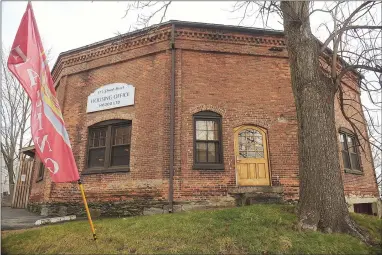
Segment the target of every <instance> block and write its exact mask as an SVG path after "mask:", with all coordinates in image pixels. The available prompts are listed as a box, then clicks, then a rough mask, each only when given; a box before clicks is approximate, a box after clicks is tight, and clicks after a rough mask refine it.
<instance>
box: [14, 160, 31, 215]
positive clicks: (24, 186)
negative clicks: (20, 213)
mask: <svg viewBox="0 0 382 255" xmlns="http://www.w3.org/2000/svg"><path fill="white" fill-rule="evenodd" d="M33 165H34V158H30V157H27V156H25V155H24V154H22V155H21V162H20V167H19V174H18V177H17V181H16V186H15V190H14V193H13V199H12V205H11V206H12V208H26V207H27V205H28V198H29V192H30V189H31V181H32V173H33Z"/></svg>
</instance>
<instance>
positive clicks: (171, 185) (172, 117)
mask: <svg viewBox="0 0 382 255" xmlns="http://www.w3.org/2000/svg"><path fill="white" fill-rule="evenodd" d="M170 46H171V94H170V176H169V180H168V187H169V188H168V203H169V208H168V212H169V213H172V212H173V209H174V147H175V146H174V140H175V137H174V136H175V24H172V25H171V45H170Z"/></svg>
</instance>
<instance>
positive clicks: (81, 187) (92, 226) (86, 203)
mask: <svg viewBox="0 0 382 255" xmlns="http://www.w3.org/2000/svg"><path fill="white" fill-rule="evenodd" d="M78 185H79V186H80V190H81V195H82V200H83V201H84V205H85V210H86V215H87V216H88V220H89V225H90V229H91V231H92V233H93V239H94V241H96V240H97V235H96V232H95V229H94V225H93V221H92V217H91V215H90V212H89V207H88V202H87V201H86V197H85V191H84V186H83V185H82V182H81V179H79V180H78Z"/></svg>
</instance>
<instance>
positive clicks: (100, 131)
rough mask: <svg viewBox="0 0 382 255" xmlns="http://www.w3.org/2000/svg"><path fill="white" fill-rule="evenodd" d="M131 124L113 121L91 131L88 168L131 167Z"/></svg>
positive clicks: (92, 128)
mask: <svg viewBox="0 0 382 255" xmlns="http://www.w3.org/2000/svg"><path fill="white" fill-rule="evenodd" d="M130 141H131V123H130V122H129V121H118V120H111V121H105V122H101V123H99V124H96V125H95V126H94V127H91V128H90V129H89V149H88V168H98V169H109V168H110V167H115V166H129V163H130Z"/></svg>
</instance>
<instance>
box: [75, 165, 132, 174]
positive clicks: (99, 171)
mask: <svg viewBox="0 0 382 255" xmlns="http://www.w3.org/2000/svg"><path fill="white" fill-rule="evenodd" d="M127 172H130V167H128V166H124V167H113V168H107V169H105V168H88V169H85V170H84V171H82V173H81V175H89V174H108V173H127Z"/></svg>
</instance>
